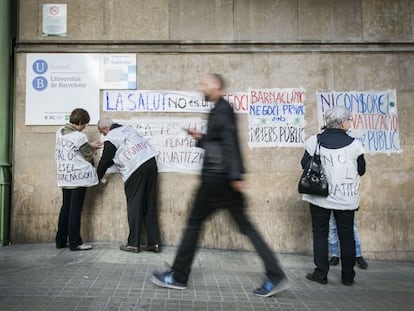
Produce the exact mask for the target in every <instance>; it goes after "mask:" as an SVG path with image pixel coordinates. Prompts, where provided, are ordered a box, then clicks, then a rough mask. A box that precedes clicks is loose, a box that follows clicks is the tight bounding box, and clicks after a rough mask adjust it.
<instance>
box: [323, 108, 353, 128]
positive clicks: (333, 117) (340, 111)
mask: <svg viewBox="0 0 414 311" xmlns="http://www.w3.org/2000/svg"><path fill="white" fill-rule="evenodd" d="M350 117H351V111H350V110H349V109H348V108H346V107H344V106H335V107H332V108H329V109H328V110H327V111H326V112H325V127H326V128H341V125H342V122H343V121H345V120H349V118H350Z"/></svg>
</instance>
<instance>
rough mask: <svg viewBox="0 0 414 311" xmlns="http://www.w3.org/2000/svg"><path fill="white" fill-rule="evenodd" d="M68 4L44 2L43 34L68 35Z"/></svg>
mask: <svg viewBox="0 0 414 311" xmlns="http://www.w3.org/2000/svg"><path fill="white" fill-rule="evenodd" d="M66 25H67V10H66V4H43V23H42V36H67V27H66Z"/></svg>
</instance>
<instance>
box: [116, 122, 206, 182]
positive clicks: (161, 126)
mask: <svg viewBox="0 0 414 311" xmlns="http://www.w3.org/2000/svg"><path fill="white" fill-rule="evenodd" d="M114 121H115V122H118V123H120V124H130V125H132V126H134V127H136V128H137V129H138V130H139V131H140V132H141V133H142V134H143V135H144V136H145V137H146V138H147V139H148V140H149V142H150V143H151V144H152V145H153V146H154V148H155V149H156V150H157V151H158V154H157V156H156V159H157V165H158V171H159V172H160V173H165V172H176V173H191V174H199V173H200V171H201V168H202V164H203V159H204V150H203V149H201V148H198V147H196V143H197V142H196V140H195V139H194V138H192V137H191V136H190V135H188V134H187V132H186V130H185V129H194V130H197V131H199V132H203V133H205V132H206V131H207V128H206V127H207V120H203V119H198V118H145V119H132V120H114Z"/></svg>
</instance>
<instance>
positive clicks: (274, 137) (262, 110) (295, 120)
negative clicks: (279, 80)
mask: <svg viewBox="0 0 414 311" xmlns="http://www.w3.org/2000/svg"><path fill="white" fill-rule="evenodd" d="M248 94H249V96H248V98H249V146H250V147H278V146H280V147H302V146H303V143H304V137H305V135H304V127H305V106H304V100H305V91H304V89H302V88H298V89H296V88H285V89H276V88H275V89H250V90H249V92H248Z"/></svg>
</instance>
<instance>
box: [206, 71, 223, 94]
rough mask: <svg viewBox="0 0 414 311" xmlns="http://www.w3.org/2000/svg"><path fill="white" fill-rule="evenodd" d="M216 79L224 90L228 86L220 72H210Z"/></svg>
mask: <svg viewBox="0 0 414 311" xmlns="http://www.w3.org/2000/svg"><path fill="white" fill-rule="evenodd" d="M209 75H210V76H211V77H212V78H213V79H214V80H216V81H217V82H218V84H219V86H220V88H221V89H222V90H224V89H225V88H226V81H225V80H224V78H223V76H222V75H221V74H219V73H210V74H209Z"/></svg>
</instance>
